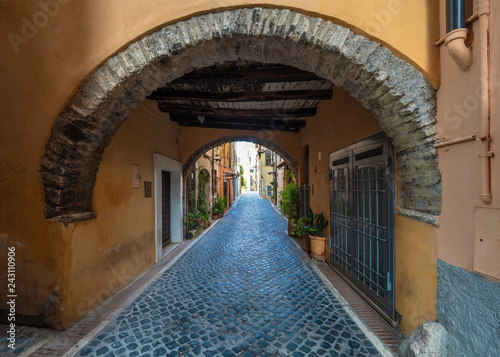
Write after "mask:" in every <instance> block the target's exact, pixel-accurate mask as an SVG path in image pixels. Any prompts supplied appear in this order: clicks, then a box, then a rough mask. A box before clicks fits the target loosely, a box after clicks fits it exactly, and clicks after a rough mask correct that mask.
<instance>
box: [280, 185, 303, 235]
mask: <svg viewBox="0 0 500 357" xmlns="http://www.w3.org/2000/svg"><path fill="white" fill-rule="evenodd" d="M299 203H300V201H299V185H298V184H296V183H295V182H291V183H290V184H288V185H287V186H285V187H284V188H283V190H282V191H281V192H280V211H281V213H282V214H283V216H285V217H286V218H287V219H288V235H290V236H293V235H294V233H293V223H296V222H295V220H296V219H298V218H299Z"/></svg>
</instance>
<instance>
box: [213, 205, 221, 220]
mask: <svg viewBox="0 0 500 357" xmlns="http://www.w3.org/2000/svg"><path fill="white" fill-rule="evenodd" d="M219 213H220V212H219V209H218V208H217V207H215V205H214V209H213V210H212V218H213V219H219V218H220V215H219Z"/></svg>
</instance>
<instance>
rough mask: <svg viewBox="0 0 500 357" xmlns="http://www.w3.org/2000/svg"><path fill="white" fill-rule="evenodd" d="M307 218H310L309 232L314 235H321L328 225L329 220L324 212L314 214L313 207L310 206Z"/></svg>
mask: <svg viewBox="0 0 500 357" xmlns="http://www.w3.org/2000/svg"><path fill="white" fill-rule="evenodd" d="M307 218H308V219H309V222H310V225H309V234H310V235H312V236H314V237H320V236H321V232H322V231H323V230H324V229H325V228H326V226H327V225H328V220H327V219H326V218H325V215H324V214H323V212H321V213H318V214H314V213H313V211H312V209H310V208H309V211H308V213H307Z"/></svg>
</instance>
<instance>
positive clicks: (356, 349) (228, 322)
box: [77, 194, 382, 357]
mask: <svg viewBox="0 0 500 357" xmlns="http://www.w3.org/2000/svg"><path fill="white" fill-rule="evenodd" d="M285 229H286V221H285V220H284V219H283V218H282V217H281V216H280V215H279V214H278V213H277V212H276V211H275V210H274V209H273V208H272V206H271V204H270V203H269V201H267V200H261V199H259V198H258V196H256V195H254V194H246V195H244V196H242V197H241V198H240V200H239V204H238V205H237V206H236V207H235V208H234V209H232V210H231V212H230V213H228V214H227V215H226V216H225V218H224V219H223V220H221V221H220V222H219V224H218V225H217V226H216V227H214V228H213V229H212V230H210V231H209V232H207V234H206V235H205V236H204V237H203V238H202V239H201V240H200V241H199V242H198V243H197V244H196V245H195V246H194V247H193V248H191V249H190V250H189V251H188V252H186V254H184V255H183V256H182V257H181V258H180V259H179V260H178V261H177V262H176V263H174V264H173V265H172V266H171V267H170V269H168V270H167V271H165V272H164V273H163V275H162V276H161V277H160V278H158V279H157V280H156V281H154V282H153V283H152V284H151V285H150V286H149V287H148V288H146V290H145V291H144V292H143V293H142V294H141V295H139V297H138V298H137V299H136V300H135V301H134V302H133V303H131V304H130V305H129V306H128V307H126V308H125V309H124V310H123V311H122V312H121V313H120V314H119V315H118V316H117V317H116V318H115V319H113V320H112V321H111V322H110V323H109V324H108V325H107V326H106V327H105V328H104V329H103V330H101V331H100V332H99V333H98V334H97V335H96V336H95V337H94V338H93V339H92V340H90V341H89V342H88V343H87V344H86V346H84V347H83V348H82V349H81V350H80V351H79V352H78V354H77V355H78V356H107V357H110V356H223V357H231V356H245V357H247V356H248V357H250V356H294V357H300V356H381V355H382V354H381V353H380V351H378V350H377V348H375V346H374V345H373V344H372V343H371V342H370V341H369V339H368V338H367V336H366V335H365V333H364V332H363V331H362V330H361V329H360V328H359V326H358V325H357V324H356V323H355V322H354V320H353V319H352V318H351V317H350V316H349V315H348V314H347V312H346V311H345V310H344V309H343V308H342V306H341V304H340V303H339V301H338V300H337V299H336V298H335V296H334V295H333V294H332V292H331V291H330V290H329V289H328V288H327V287H326V285H325V284H324V283H323V282H322V280H321V279H320V277H319V276H318V275H317V274H316V272H315V271H314V270H313V269H312V267H311V266H310V265H309V263H308V261H307V260H306V258H305V257H304V255H303V254H302V252H301V251H299V250H298V249H297V248H296V246H295V245H294V244H293V243H292V242H291V240H290V239H289V238H288V237H287V236H286V234H285V233H284V231H285Z"/></svg>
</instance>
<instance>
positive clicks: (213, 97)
mask: <svg viewBox="0 0 500 357" xmlns="http://www.w3.org/2000/svg"><path fill="white" fill-rule="evenodd" d="M331 98H332V90H331V89H327V90H292V91H279V92H241V93H233V92H222V93H214V92H181V91H162V90H157V91H155V92H153V93H152V94H151V95H150V96H148V99H152V100H190V101H200V100H201V101H204V100H210V101H215V102H241V101H273V100H322V99H331Z"/></svg>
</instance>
